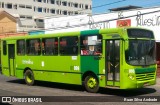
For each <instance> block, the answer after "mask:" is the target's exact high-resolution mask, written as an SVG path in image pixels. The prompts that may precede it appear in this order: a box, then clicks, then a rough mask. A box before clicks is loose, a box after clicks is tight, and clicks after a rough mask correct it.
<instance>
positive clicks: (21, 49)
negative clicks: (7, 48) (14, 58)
mask: <svg viewBox="0 0 160 105" xmlns="http://www.w3.org/2000/svg"><path fill="white" fill-rule="evenodd" d="M17 55H25V40H17Z"/></svg>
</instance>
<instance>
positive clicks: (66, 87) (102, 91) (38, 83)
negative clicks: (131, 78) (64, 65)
mask: <svg viewBox="0 0 160 105" xmlns="http://www.w3.org/2000/svg"><path fill="white" fill-rule="evenodd" d="M7 82H9V83H16V84H22V85H26V84H25V81H24V80H19V79H16V80H10V81H7ZM35 86H41V87H47V88H57V89H64V90H72V91H85V89H84V88H83V86H79V85H71V84H63V83H54V82H44V81H36V82H35ZM155 92H156V89H154V88H152V87H147V88H140V89H130V90H120V89H109V88H100V90H99V92H98V93H100V94H103V95H105V94H106V95H114V96H120V97H134V96H139V95H147V94H151V93H155Z"/></svg>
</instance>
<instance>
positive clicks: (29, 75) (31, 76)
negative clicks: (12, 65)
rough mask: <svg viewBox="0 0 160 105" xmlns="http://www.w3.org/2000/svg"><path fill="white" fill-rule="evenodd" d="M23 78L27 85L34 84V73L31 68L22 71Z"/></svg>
mask: <svg viewBox="0 0 160 105" xmlns="http://www.w3.org/2000/svg"><path fill="white" fill-rule="evenodd" d="M24 79H25V82H26V84H27V85H29V86H32V85H33V84H34V81H35V80H34V74H33V72H32V71H31V70H26V72H25V73H24Z"/></svg>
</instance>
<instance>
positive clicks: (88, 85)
mask: <svg viewBox="0 0 160 105" xmlns="http://www.w3.org/2000/svg"><path fill="white" fill-rule="evenodd" d="M84 87H85V89H86V90H87V91H88V92H91V93H96V92H98V90H99V82H98V80H97V78H96V77H95V76H93V75H88V76H86V77H85V80H84Z"/></svg>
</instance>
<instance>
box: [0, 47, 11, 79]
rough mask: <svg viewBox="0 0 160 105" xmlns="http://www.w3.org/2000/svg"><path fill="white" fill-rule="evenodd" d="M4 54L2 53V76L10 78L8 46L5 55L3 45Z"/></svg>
mask: <svg viewBox="0 0 160 105" xmlns="http://www.w3.org/2000/svg"><path fill="white" fill-rule="evenodd" d="M1 50H2V52H1V64H2V74H4V75H6V76H10V71H9V64H8V46H7V44H6V48H5V51H6V54H4V52H5V51H4V49H3V45H2V49H1Z"/></svg>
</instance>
